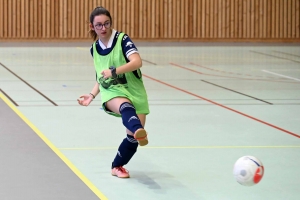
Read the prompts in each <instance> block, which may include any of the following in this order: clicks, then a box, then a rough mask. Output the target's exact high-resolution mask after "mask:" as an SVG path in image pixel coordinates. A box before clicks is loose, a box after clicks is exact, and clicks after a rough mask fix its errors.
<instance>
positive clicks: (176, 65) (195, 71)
mask: <svg viewBox="0 0 300 200" xmlns="http://www.w3.org/2000/svg"><path fill="white" fill-rule="evenodd" d="M170 64H171V65H173V66H175V67H179V68H181V69H185V70H188V71H191V72H194V73H197V74H203V75H207V76H217V77H225V78H234V79H241V80H256V81H266V82H278V83H292V84H300V83H298V82H290V81H280V80H278V81H276V80H270V79H268V80H267V79H259V78H255V79H253V78H241V77H233V76H221V75H215V74H206V73H202V72H199V71H197V70H193V69H190V68H187V67H183V66H181V65H178V64H175V63H170Z"/></svg>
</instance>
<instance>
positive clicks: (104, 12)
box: [89, 6, 112, 41]
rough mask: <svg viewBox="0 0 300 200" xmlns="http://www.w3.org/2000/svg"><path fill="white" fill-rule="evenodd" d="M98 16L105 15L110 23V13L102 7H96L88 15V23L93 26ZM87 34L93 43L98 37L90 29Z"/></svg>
mask: <svg viewBox="0 0 300 200" xmlns="http://www.w3.org/2000/svg"><path fill="white" fill-rule="evenodd" d="M98 15H106V16H107V17H109V19H110V23H112V19H111V16H110V13H109V11H108V10H106V9H105V8H104V7H102V6H99V7H96V8H95V9H94V10H93V11H92V13H91V14H90V23H91V24H93V22H94V19H95V17H96V16H98ZM89 34H90V36H91V37H92V38H93V40H94V41H95V40H96V39H97V37H98V35H97V33H96V32H95V30H92V29H90V31H89Z"/></svg>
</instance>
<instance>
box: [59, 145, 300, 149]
mask: <svg viewBox="0 0 300 200" xmlns="http://www.w3.org/2000/svg"><path fill="white" fill-rule="evenodd" d="M116 148H118V147H90V148H89V147H86V148H58V149H60V150H110V149H114V150H115V149H116ZM237 148H300V146H292V145H291V146H177V147H176V146H170V147H141V149H237Z"/></svg>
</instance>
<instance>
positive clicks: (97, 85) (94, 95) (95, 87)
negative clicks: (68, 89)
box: [90, 82, 100, 97]
mask: <svg viewBox="0 0 300 200" xmlns="http://www.w3.org/2000/svg"><path fill="white" fill-rule="evenodd" d="M99 92H100V89H99V83H98V82H96V84H95V85H94V87H93V89H92V91H91V92H90V94H91V95H93V97H96V96H97V95H98V94H99Z"/></svg>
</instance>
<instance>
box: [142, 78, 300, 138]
mask: <svg viewBox="0 0 300 200" xmlns="http://www.w3.org/2000/svg"><path fill="white" fill-rule="evenodd" d="M143 76H144V77H146V78H149V79H151V80H153V81H155V82H158V83H161V84H163V85H166V86H168V87H171V88H173V89H176V90H178V91H181V92H184V93H186V94H189V95H191V96H194V97H197V98H199V99H202V100H204V101H207V102H210V103H212V104H215V105H217V106H220V107H222V108H225V109H227V110H230V111H233V112H235V113H238V114H240V115H243V116H245V117H248V118H250V119H253V120H255V121H258V122H260V123H262V124H265V125H268V126H270V127H272V128H275V129H278V130H280V131H282V132H285V133H287V134H290V135H292V136H295V137H297V138H300V135H297V134H296V133H293V132H290V131H288V130H285V129H283V128H280V127H278V126H275V125H273V124H270V123H268V122H265V121H262V120H260V119H257V118H255V117H252V116H250V115H247V114H245V113H242V112H240V111H237V110H234V109H232V108H229V107H227V106H224V105H222V104H219V103H217V102H214V101H212V100H209V99H206V98H204V97H201V96H199V95H197V94H194V93H192V92H189V91H187V90H184V89H181V88H178V87H176V86H174V85H171V84H169V83H165V82H163V81H160V80H158V79H155V78H152V77H151V76H147V75H145V74H143Z"/></svg>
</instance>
